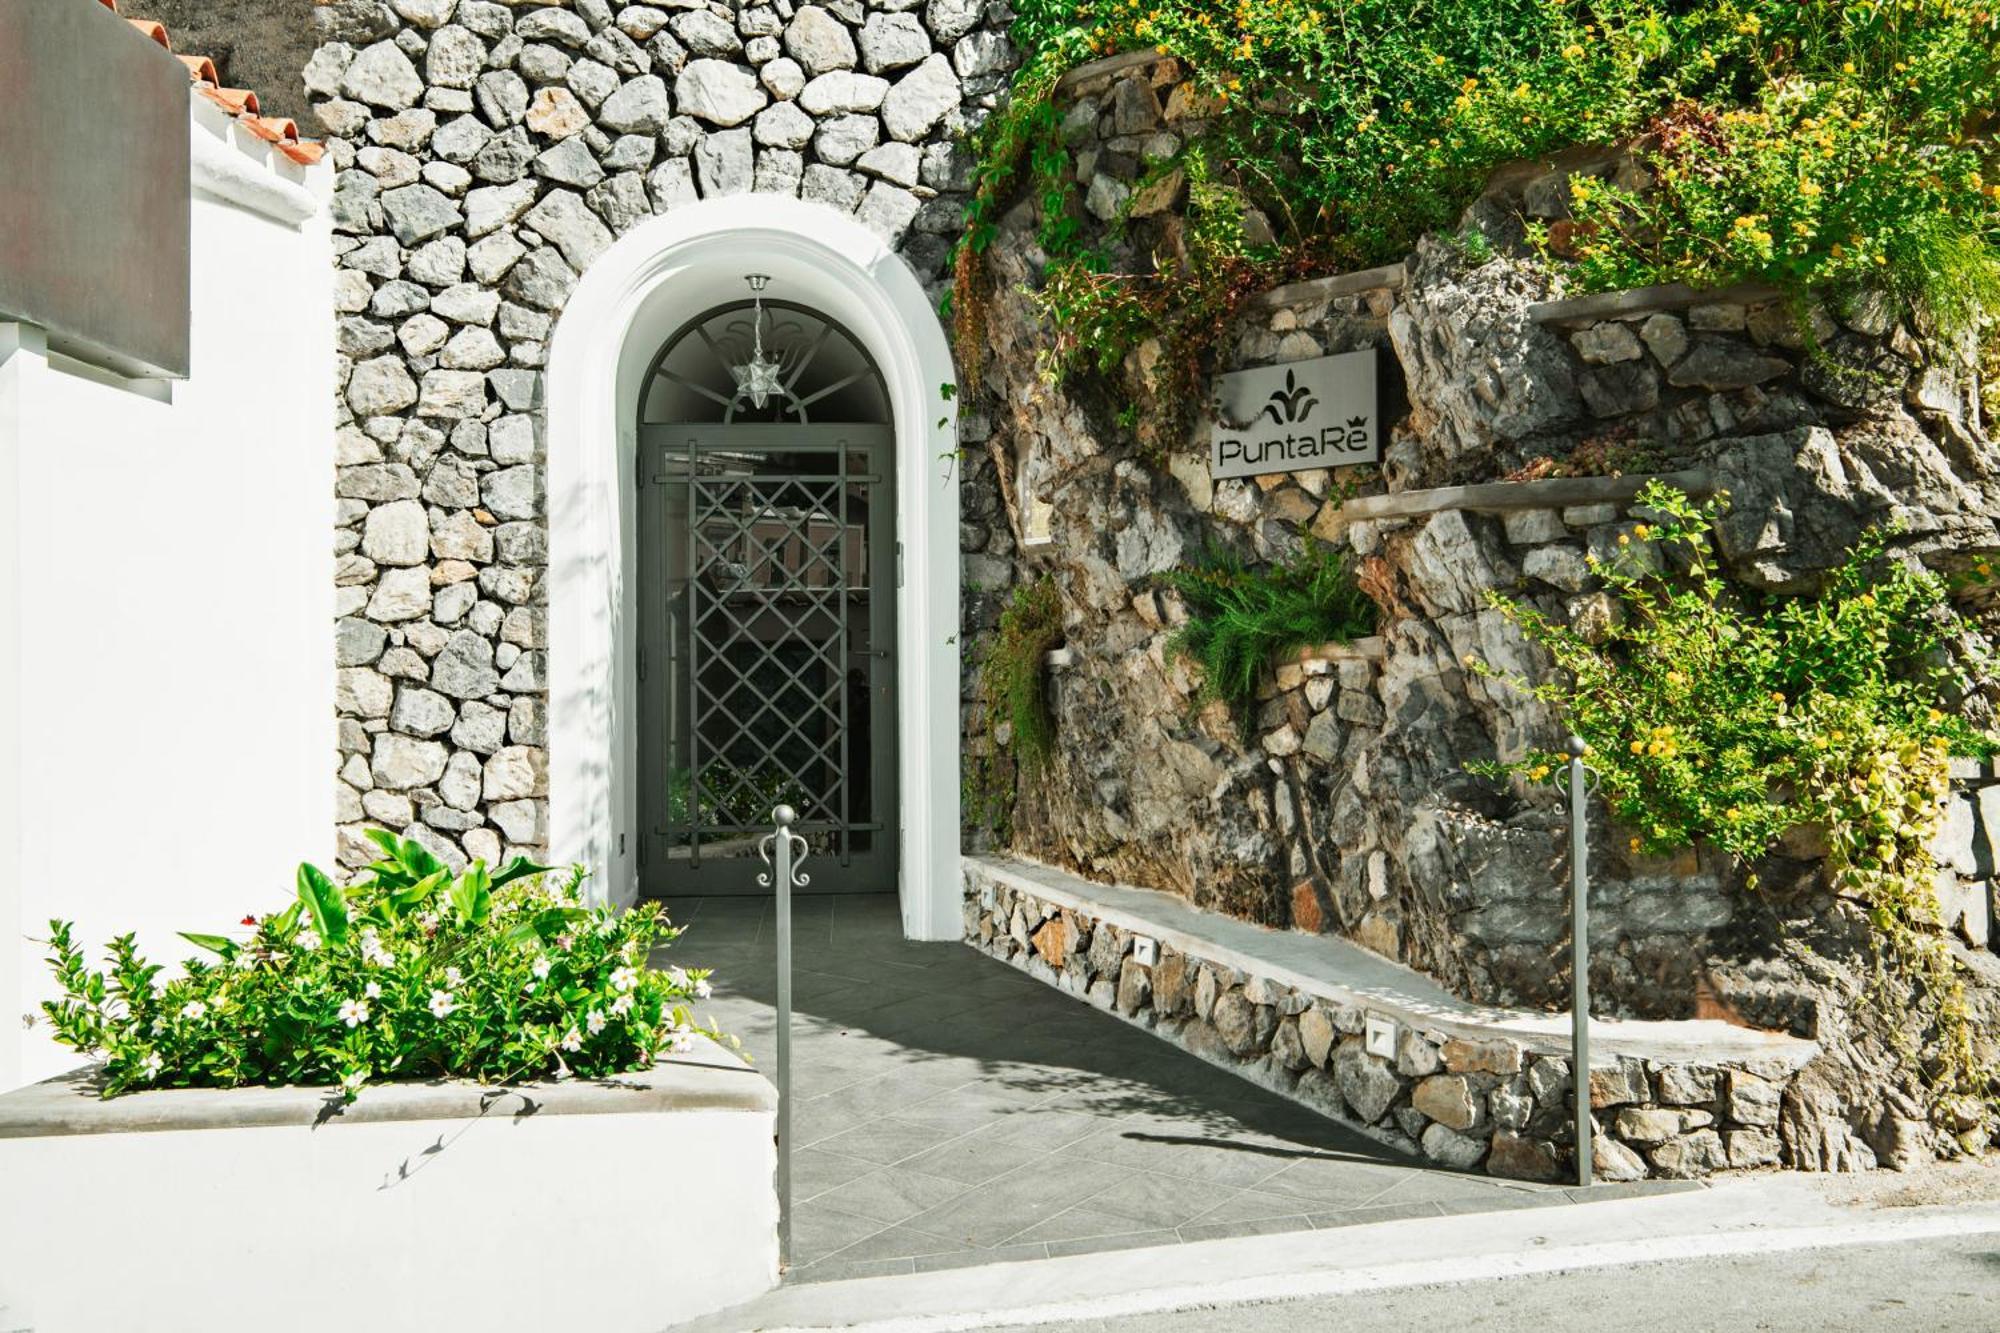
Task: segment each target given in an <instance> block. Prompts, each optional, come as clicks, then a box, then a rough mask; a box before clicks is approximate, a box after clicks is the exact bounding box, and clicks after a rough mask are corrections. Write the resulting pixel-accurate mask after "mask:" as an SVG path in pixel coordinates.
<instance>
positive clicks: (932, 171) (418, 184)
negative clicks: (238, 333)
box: [305, 0, 1014, 865]
mask: <svg viewBox="0 0 2000 1333" xmlns="http://www.w3.org/2000/svg"><path fill="white" fill-rule="evenodd" d="M316 17H317V20H318V24H319V30H320V37H321V44H320V46H319V47H318V49H317V51H316V52H315V53H314V55H313V57H312V61H311V63H310V64H309V65H308V66H307V68H306V71H305V82H306V87H307V90H308V92H309V94H310V96H311V98H312V104H313V108H314V111H315V113H316V114H317V115H318V117H319V119H320V121H321V122H322V124H323V125H324V126H325V129H326V131H327V133H328V135H329V136H330V145H331V150H332V154H333V159H334V163H335V166H336V167H337V169H338V173H339V174H338V177H337V179H336V188H335V194H334V201H333V213H334V224H335V228H336V232H337V238H338V239H337V244H336V249H337V251H338V255H339V260H338V264H339V267H338V271H337V273H336V275H335V302H336V305H337V307H338V312H339V321H340V323H339V350H340V380H341V383H342V395H341V401H340V415H341V422H340V431H339V474H338V476H337V478H336V481H335V486H336V494H337V495H338V497H339V515H338V519H337V525H338V526H337V528H336V531H335V553H336V556H337V568H336V580H337V582H338V585H339V621H338V624H337V625H336V628H335V640H336V652H337V654H338V663H339V694H338V699H337V705H338V708H339V713H340V755H339V764H340V787H339V802H340V809H339V812H338V815H339V821H340V824H341V827H342V834H343V836H342V845H341V859H342V861H343V862H344V863H345V864H348V865H355V864H359V863H362V862H365V861H367V860H368V859H370V853H369V852H368V850H367V845H366V844H365V843H364V842H363V841H362V840H361V839H360V838H359V830H360V828H361V827H362V826H363V825H364V824H379V825H386V826H388V827H390V828H393V829H398V830H401V831H403V832H404V833H405V834H406V835H408V836H412V837H417V838H419V839H421V840H422V841H424V842H426V843H427V844H429V845H430V846H432V847H434V848H435V849H436V850H437V851H438V852H439V854H440V855H442V856H444V857H445V859H447V860H448V861H450V862H452V863H453V864H454V865H456V864H459V863H460V862H462V861H463V860H464V859H465V858H467V857H472V856H483V857H486V858H487V859H488V860H492V859H494V858H496V857H499V856H503V855H508V854H511V853H513V852H515V851H525V852H536V851H538V850H541V849H542V845H543V843H544V840H545V838H546V836H547V813H546V796H547V782H548V776H547V775H548V752H547V744H548V725H547V713H548V702H547V694H546V682H547V660H546V653H547V607H546V602H545V595H544V589H543V583H544V577H545V574H546V567H547V550H548V535H547V522H546V515H545V513H544V510H543V473H542V467H543V438H542V419H541V412H540V406H541V401H542V366H543V364H544V363H545V361H546V359H547V356H548V346H549V339H550V336H551V332H552V330H553V328H554V326H555V323H556V321H557V320H558V319H559V318H560V316H561V313H562V308H563V303H564V300H565V298H566V297H567V296H568V294H569V292H570V290H571V288H572V287H573V285H574V284H575V282H576V280H577V278H578V276H579V275H580V274H581V273H582V272H583V271H584V270H585V269H587V268H588V267H589V266H590V265H591V263H593V262H594V261H595V260H596V259H597V258H598V257H599V256H600V255H602V254H603V253H604V252H605V250H606V249H607V248H609V247H610V245H611V244H612V242H613V240H614V239H616V238H617V237H618V236H620V235H621V234H623V233H625V232H627V231H629V230H631V229H632V228H633V227H635V226H637V225H638V224H639V223H641V222H643V221H645V220H646V219H648V218H650V217H652V216H654V215H655V214H659V213H666V212H670V211H671V210H673V209H675V208H677V207H681V206H683V205H685V204H687V203H690V202H692V201H695V200H697V199H708V198H715V197H718V196H722V195H729V194H736V193H740V192H743V191H752V190H755V191H770V192H777V193H782V194H789V195H798V196H802V197H803V198H806V199H809V200H817V201H819V202H822V203H825V204H827V205H829V206H831V207H834V208H837V209H840V210H842V211H844V212H850V213H853V214H854V215H855V216H857V217H858V218H859V219H861V220H862V221H863V222H864V223H866V224H867V225H868V226H869V227H871V228H873V229H874V230H876V231H877V232H879V233H881V234H882V235H883V236H885V237H887V238H888V239H889V240H891V241H892V242H893V243H894V244H895V245H896V246H897V248H898V250H899V251H900V253H901V254H902V255H903V256H904V257H905V258H906V259H907V260H908V262H909V263H910V265H911V266H912V268H913V269H914V270H915V271H916V273H917V274H918V276H919V277H920V278H921V279H922V280H923V281H924V282H925V283H926V284H927V285H928V286H930V287H931V288H932V289H933V290H937V289H938V288H937V284H938V282H939V280H940V278H941V277H942V276H943V272H944V269H945V266H946V262H947V257H948V254H949V249H950V245H951V239H952V237H953V235H954V234H955V231H956V228H957V226H958V222H959V218H960V214H961V209H962V206H963V202H964V197H965V196H964V191H965V189H966V187H967V184H968V181H967V172H968V162H967V159H966V157H965V154H964V151H963V149H962V148H961V147H959V146H958V144H957V136H958V135H959V134H960V133H961V132H962V131H963V130H964V129H965V127H966V126H967V125H968V124H969V123H972V122H975V121H976V120H977V119H978V118H979V117H980V116H982V115H983V114H985V112H986V111H987V110H989V109H990V108H991V107H992V105H993V102H994V99H995V97H996V95H997V94H998V93H999V91H1000V90H1001V88H1002V85H1003V82H1004V77H1005V73H1006V71H1007V70H1008V68H1009V67H1010V66H1011V64H1012V62H1013V58H1014V57H1013V51H1012V48H1011V47H1010V46H1009V44H1008V42H1007V39H1006V36H1005V25H1006V21H1007V18H1008V15H1007V14H1006V12H1005V11H1004V7H996V8H994V9H993V11H992V12H990V13H989V7H988V6H987V5H986V4H984V3H983V2H982V0H902V2H901V3H897V2H896V0H888V2H887V3H868V4H863V3H861V0H827V3H823V4H798V3H794V0H773V2H772V3H770V4H741V3H737V4H706V3H701V2H700V0H663V2H662V3H660V4H657V5H646V4H634V5H614V4H610V3H607V0H573V2H562V0H557V2H555V3H551V2H550V0H512V2H511V3H489V2H487V0H392V2H391V3H378V2H377V0H320V3H319V6H318V9H317V13H316ZM968 494H969V495H972V496H974V497H975V498H974V501H973V503H974V506H975V508H978V507H982V503H983V507H984V508H985V509H986V510H988V511H990V510H991V509H992V508H993V505H994V503H995V502H994V501H993V500H992V499H991V498H990V495H989V498H987V499H986V500H985V501H984V502H981V501H979V500H978V499H977V496H978V495H979V489H978V485H977V484H976V482H975V484H974V485H973V486H972V487H970V488H968ZM557 850H558V852H559V850H560V849H557Z"/></svg>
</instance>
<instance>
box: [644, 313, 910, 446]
mask: <svg viewBox="0 0 2000 1333" xmlns="http://www.w3.org/2000/svg"><path fill="white" fill-rule="evenodd" d="M643 395H644V396H643V397H642V398H641V400H640V404H639V421H640V424H641V425H659V424H667V423H678V422H710V423H732V424H733V423H742V422H785V423H801V422H820V423H829V422H831V423H840V424H854V423H863V422H876V423H887V422H888V420H889V396H888V393H887V392H886V390H885V389H884V387H883V384H882V374H881V372H880V371H878V370H877V369H876V368H875V363H874V362H873V361H872V360H870V359H869V357H868V354H867V353H866V352H865V351H863V350H862V348H861V344H860V343H858V342H856V341H855V339H854V336H853V335H852V334H850V333H849V332H848V331H847V330H846V329H844V328H842V327H841V326H840V325H838V324H836V323H835V322H834V321H832V320H830V319H828V318H827V317H826V316H824V315H822V314H819V313H818V312H816V311H813V310H810V309H807V308H806V307H805V306H801V305H794V304H792V303H791V302H789V301H759V300H749V301H734V302H731V303H730V304H728V305H722V306H717V307H715V308H714V309H713V310H710V311H708V312H707V313H705V314H702V315H699V316H697V317H695V318H694V319H692V320H690V321H689V322H688V323H687V324H685V325H683V326H682V327H681V329H680V331H679V332H677V333H675V334H674V336H673V337H671V338H669V339H668V340H667V342H666V345H665V346H664V347H663V348H662V349H661V351H660V354H659V356H657V357H656V358H654V360H653V365H652V368H651V370H649V371H648V372H647V375H646V387H645V389H644V391H643Z"/></svg>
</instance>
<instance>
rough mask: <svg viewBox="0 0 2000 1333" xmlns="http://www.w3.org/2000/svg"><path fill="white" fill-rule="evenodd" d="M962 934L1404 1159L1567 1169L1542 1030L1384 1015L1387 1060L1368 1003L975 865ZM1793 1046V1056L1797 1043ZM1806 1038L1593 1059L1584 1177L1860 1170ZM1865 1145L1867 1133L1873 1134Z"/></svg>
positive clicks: (1539, 1170)
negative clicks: (1807, 1065)
mask: <svg viewBox="0 0 2000 1333" xmlns="http://www.w3.org/2000/svg"><path fill="white" fill-rule="evenodd" d="M968 890H969V891H968V893H967V898H966V938H967V940H968V941H969V942H971V943H972V944H973V945H975V946H976V947H977V948H979V949H981V950H983V951H984V952H986V953H989V954H991V955H992V956H993V957H995V958H999V959H1001V960H1003V961H1005V962H1008V963H1011V964H1012V965H1014V966H1015V967H1018V968H1020V969H1021V970H1023V971H1025V972H1027V973H1028V974H1029V975H1030V976H1033V977H1036V978H1037V979H1039V980H1041V981H1044V982H1047V983H1048V984H1049V985H1052V986H1055V987H1058V988H1059V989H1061V990H1065V991H1068V992H1070V993H1071V994H1073V995H1076V996H1078V997H1079V998H1081V999H1084V1000H1086V1001H1088V1002H1089V1003H1091V1004H1093V1005H1095V1006H1096V1007H1097V1008H1099V1009H1102V1010H1105V1011H1107V1012H1110V1013H1115V1014H1117V1015H1118V1016H1120V1017H1122V1018H1124V1019H1126V1020H1127V1021H1129V1022H1133V1023H1136V1024H1138V1025H1140V1026H1142V1027H1145V1028H1147V1029H1149V1030H1151V1031H1153V1032H1154V1033H1156V1034H1158V1035H1159V1036H1160V1037H1162V1038H1163V1039H1165V1040H1168V1041H1171V1042H1173V1043H1174V1044H1176V1045H1178V1046H1180V1047H1182V1048H1184V1049H1186V1050H1188V1051H1191V1052H1193V1053H1194V1054H1196V1055H1199V1056H1201V1057H1202V1058H1203V1059H1205V1060H1207V1061H1209V1062H1211V1063H1213V1064H1216V1065H1220V1066H1222V1067H1223V1068H1225V1069H1230V1070H1233V1071H1235V1072H1237V1073H1239V1074H1242V1075H1243V1076H1244V1077H1246V1078H1248V1079H1250V1080H1252V1081H1254V1082H1256V1083H1259V1084H1262V1085H1263V1086H1265V1087H1268V1088H1270V1089H1272V1090H1274V1091H1276V1092H1280V1093H1283V1094H1284V1095H1286V1096H1289V1097H1291V1098H1293V1099H1295V1100H1297V1101H1299V1102H1302V1103H1304V1104H1305V1105H1307V1106H1310V1107H1312V1108H1314V1109H1315V1110H1318V1111H1321V1112H1323V1113H1325V1114H1326V1115H1329V1116H1333V1117H1335V1118H1337V1119H1340V1120H1344V1121H1346V1122H1347V1123H1349V1124H1352V1125H1355V1126H1357V1127H1359V1128H1360V1129H1362V1130H1363V1131H1364V1132H1366V1133H1367V1134H1369V1135H1370V1136H1371V1137H1373V1138H1375V1139H1377V1140H1379V1141H1380V1142H1382V1143H1385V1144H1388V1145H1389V1146H1390V1147H1393V1148H1397V1149H1400V1150H1401V1151H1403V1152H1407V1153H1410V1154H1411V1155H1413V1156H1421V1157H1424V1158H1426V1159H1429V1160H1431V1161H1434V1162H1436V1163H1438V1164H1439V1165H1441V1166H1447V1167H1451V1168H1454V1169H1456V1170H1484V1171H1485V1172H1487V1173H1488V1174H1490V1175H1496V1176H1505V1177H1509V1178H1512V1179H1516V1180H1537V1181H1556V1180H1574V1179H1575V1145H1576V1135H1575V1129H1574V1120H1573V1116H1574V1107H1575V1103H1574V1101H1573V1097H1574V1093H1573V1091H1572V1084H1571V1081H1570V1080H1571V1064H1570V1060H1569V1058H1568V1057H1567V1055H1566V1054H1563V1053H1561V1048H1560V1047H1559V1045H1558V1044H1557V1043H1556V1042H1554V1041H1551V1040H1548V1039H1546V1038H1543V1039H1538V1040H1536V1041H1533V1042H1530V1041H1525V1040H1523V1039H1521V1038H1519V1037H1516V1036H1509V1035H1502V1034H1499V1033H1491V1034H1486V1033H1479V1032H1476V1031H1475V1032H1472V1033H1470V1034H1467V1033H1449V1032H1445V1031H1443V1030H1440V1029H1437V1028H1434V1027H1425V1026H1408V1025H1402V1024H1398V1025H1397V1026H1396V1029H1395V1031H1396V1036H1395V1039H1394V1045H1395V1050H1394V1054H1393V1055H1378V1054H1372V1053H1370V1051H1369V1050H1368V1048H1367V1045H1366V1042H1365V1039H1364V1035H1363V1034H1364V1028H1365V1024H1366V1022H1367V1020H1368V1018H1369V1016H1370V1015H1369V1010H1368V1009H1367V1008H1365V1007H1364V1006H1363V1005H1362V1004H1361V1003H1360V1002H1359V1001H1358V1000H1357V999H1352V998H1349V999H1340V998H1331V997H1328V996H1325V995H1319V994H1314V993H1312V992H1310V991H1307V990H1304V989H1301V988H1299V987H1297V986H1291V985H1287V984H1285V983H1284V982H1282V981H1278V980H1275V979H1273V978H1272V977H1271V976H1269V975H1263V974H1259V973H1258V972H1255V971H1249V970H1245V969H1243V968H1241V967H1237V966H1233V965H1231V964H1229V963H1227V962H1221V961H1217V960H1216V959H1214V958H1212V957H1203V956H1201V955H1199V954H1195V953H1189V952H1182V951H1180V950H1177V949H1175V948H1173V947H1172V946H1171V945H1166V944H1161V945H1160V947H1159V952H1158V956H1157V958H1155V960H1154V961H1153V962H1151V963H1150V964H1148V963H1143V962H1141V961H1140V960H1139V959H1138V957H1137V956H1136V954H1135V952H1134V948H1133V945H1134V941H1135V938H1136V937H1137V936H1138V934H1139V932H1138V931H1136V930H1134V929H1132V928H1131V925H1130V923H1126V924H1122V925H1121V924H1118V923H1115V922H1112V921H1109V920H1106V919H1104V918H1103V917H1102V916H1100V915H1097V914H1095V913H1093V912H1091V911H1090V910H1088V908H1087V907H1083V908H1080V907H1078V906H1072V905H1066V904H1063V903H1060V902H1056V901H1053V900H1051V898H1049V897H1047V896H1038V895H1037V894H1036V893H1035V892H1034V891H1032V889H1031V888H1028V887H1024V886H1022V885H1021V884H1019V883H1017V882H1010V877H1008V876H1006V875H1004V874H993V873H991V872H989V871H987V870H986V869H984V868H982V867H979V866H977V865H975V867H974V868H973V869H972V871H971V872H970V873H969V875H968ZM1801 1048H1802V1049H1801ZM1810 1049H1811V1048H1810V1047H1809V1046H1807V1045H1806V1044H1805V1043H1798V1044H1796V1046H1794V1047H1790V1048H1788V1047H1786V1046H1785V1045H1784V1044H1774V1048H1773V1049H1771V1050H1769V1051H1766V1052H1762V1053H1758V1054H1754V1055H1749V1056H1744V1057H1739V1058H1733V1059H1718V1058H1715V1057H1713V1056H1709V1057H1695V1058H1689V1059H1681V1060H1663V1059H1647V1058H1641V1057H1638V1056H1631V1055H1626V1056H1618V1055H1614V1056H1613V1057H1612V1058H1611V1059H1608V1060H1606V1061H1605V1062H1604V1063H1602V1064H1599V1063H1598V1062H1597V1061H1595V1060H1593V1061H1592V1068H1591V1071H1590V1105H1591V1109H1592V1124H1593V1130H1592V1154H1591V1160H1592V1169H1593V1171H1594V1173H1595V1174H1596V1176H1597V1178H1598V1179H1600V1180H1610V1181H1626V1180H1640V1179H1644V1178H1646V1177H1649V1176H1650V1177H1659V1178H1665V1179H1688V1178H1694V1177H1700V1176H1706V1175H1709V1174H1712V1173H1713V1172H1716V1171H1720V1170H1725V1169H1731V1168H1753V1167H1766V1166H1775V1165H1778V1164H1779V1162H1780V1161H1781V1160H1793V1161H1798V1162H1801V1163H1806V1162H1810V1163H1812V1164H1814V1165H1816V1166H1819V1167H1822V1168H1826V1169H1830V1168H1832V1167H1834V1166H1836V1165H1842V1164H1854V1165H1860V1164H1867V1165H1873V1164H1874V1160H1875V1158H1874V1150H1873V1149H1871V1148H1870V1147H1869V1145H1868V1143H1867V1142H1866V1141H1865V1140H1864V1139H1862V1138H1859V1137H1856V1136H1854V1135H1852V1134H1848V1133H1846V1132H1845V1131H1844V1130H1838V1129H1837V1130H1836V1131H1835V1132H1834V1135H1833V1137H1832V1138H1831V1139H1829V1138H1828V1137H1827V1136H1826V1132H1825V1126H1824V1125H1823V1124H1822V1123H1821V1122H1820V1121H1819V1120H1817V1119H1816V1118H1815V1117H1814V1116H1813V1115H1811V1114H1810V1113H1809V1112H1808V1111H1807V1110H1805V1109H1804V1103H1803V1100H1802V1099H1803V1098H1805V1097H1806V1096H1807V1095H1808V1094H1806V1093H1805V1092H1803V1091H1801V1090H1797V1089H1795V1088H1794V1086H1793V1084H1794V1076H1795V1075H1796V1073H1797V1071H1798V1068H1799V1066H1800V1064H1801V1063H1802V1062H1803V1060H1804V1058H1805V1057H1806V1056H1807V1055H1808V1054H1809V1053H1810ZM1878 1137H1879V1136H1878Z"/></svg>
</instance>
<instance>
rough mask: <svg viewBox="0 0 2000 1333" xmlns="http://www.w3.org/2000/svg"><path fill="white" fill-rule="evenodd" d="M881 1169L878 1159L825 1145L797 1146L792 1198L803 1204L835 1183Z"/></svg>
mask: <svg viewBox="0 0 2000 1333" xmlns="http://www.w3.org/2000/svg"><path fill="white" fill-rule="evenodd" d="M879 1170H881V1163H879V1162H870V1161H866V1160H864V1159H862V1158H859V1157H849V1156H846V1155H845V1154H843V1153H835V1152H827V1151H826V1150H824V1149H822V1148H799V1149H796V1150H794V1151H793V1153H792V1201H793V1203H794V1204H800V1203H804V1202H806V1201H807V1200H808V1199H815V1198H818V1197H819V1196H820V1195H822V1194H824V1193H826V1192H827V1191H828V1190H830V1189H833V1188H835V1187H836V1186H839V1185H845V1184H846V1183H847V1182H848V1181H850V1180H855V1179H858V1178H859V1177H861V1176H865V1175H867V1174H868V1173H869V1172H871V1171H879ZM864 1216H865V1214H864Z"/></svg>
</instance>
